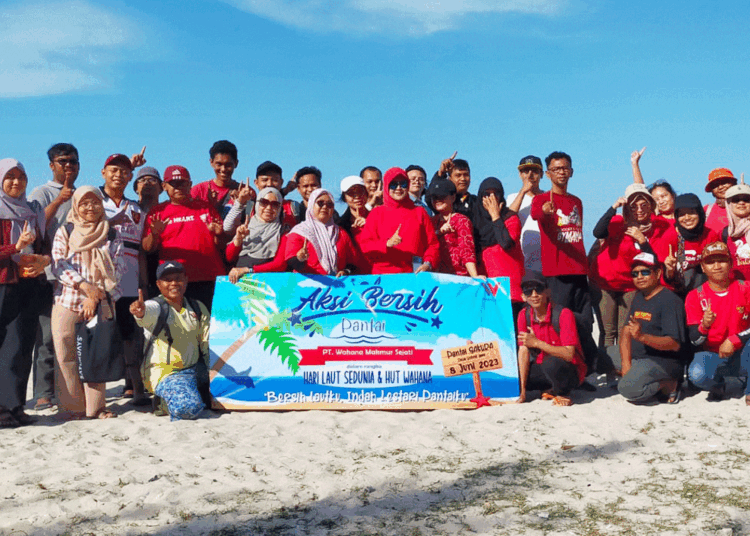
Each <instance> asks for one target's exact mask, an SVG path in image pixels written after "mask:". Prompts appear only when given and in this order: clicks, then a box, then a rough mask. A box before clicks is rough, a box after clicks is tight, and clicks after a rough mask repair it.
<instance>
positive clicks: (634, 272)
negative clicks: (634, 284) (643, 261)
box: [630, 268, 654, 278]
mask: <svg viewBox="0 0 750 536" xmlns="http://www.w3.org/2000/svg"><path fill="white" fill-rule="evenodd" d="M653 272H654V271H653V270H651V269H650V268H644V269H643V270H632V271H631V272H630V277H633V278H636V277H648V276H650V275H651V274H652V273H653Z"/></svg>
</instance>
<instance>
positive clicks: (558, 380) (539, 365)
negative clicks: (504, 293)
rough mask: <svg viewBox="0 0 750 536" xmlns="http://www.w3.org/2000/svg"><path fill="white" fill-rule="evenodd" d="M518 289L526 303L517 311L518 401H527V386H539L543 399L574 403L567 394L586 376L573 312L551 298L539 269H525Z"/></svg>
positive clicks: (565, 403)
mask: <svg viewBox="0 0 750 536" xmlns="http://www.w3.org/2000/svg"><path fill="white" fill-rule="evenodd" d="M521 292H522V293H523V297H524V300H525V301H526V304H527V306H526V307H525V308H524V309H523V310H522V311H521V312H520V313H519V314H518V379H519V381H520V383H521V395H520V396H519V397H518V402H519V403H522V402H525V401H526V390H527V389H529V390H537V389H538V390H541V391H543V392H542V399H544V400H552V404H553V405H555V406H570V405H572V404H573V402H572V401H571V400H570V397H569V396H568V393H570V391H572V390H573V389H575V388H576V387H578V386H579V385H580V384H581V383H582V382H583V378H584V377H585V375H586V364H585V363H584V362H583V352H582V350H581V344H580V343H579V340H578V333H577V331H576V329H575V319H574V318H573V313H572V311H571V310H570V309H566V308H561V307H560V306H558V305H555V304H553V303H552V302H551V301H550V289H549V288H548V287H547V281H546V279H545V278H544V276H543V275H542V274H541V273H539V272H536V271H534V270H527V271H526V274H525V275H524V277H523V280H522V282H521ZM527 317H528V319H527ZM555 320H557V321H555ZM555 324H558V325H555Z"/></svg>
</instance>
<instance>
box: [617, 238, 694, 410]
mask: <svg viewBox="0 0 750 536" xmlns="http://www.w3.org/2000/svg"><path fill="white" fill-rule="evenodd" d="M630 275H631V276H632V278H633V285H635V288H636V291H637V292H636V294H635V297H634V298H633V304H632V306H631V307H630V316H629V319H628V323H627V324H626V325H625V326H624V327H623V328H622V332H621V334H620V341H619V343H620V361H621V370H622V379H621V380H620V382H619V384H618V386H617V388H618V390H619V391H620V394H621V395H622V396H624V397H625V398H626V399H627V400H628V401H629V402H633V403H642V402H647V401H649V400H651V399H652V398H654V397H659V395H662V396H663V397H664V400H665V401H666V402H668V403H669V404H676V403H677V402H679V401H680V384H681V381H682V369H683V363H682V360H681V358H682V352H681V349H682V347H683V344H684V343H685V341H686V340H687V334H686V329H685V325H686V324H685V310H684V307H683V306H682V300H680V298H679V297H678V296H677V295H676V294H675V293H674V292H672V291H671V290H669V289H668V288H665V287H663V286H662V285H661V275H662V268H661V264H660V263H659V261H658V260H657V258H656V256H654V255H653V254H652V253H639V254H638V255H636V256H635V257H634V258H633V262H632V263H631V272H630Z"/></svg>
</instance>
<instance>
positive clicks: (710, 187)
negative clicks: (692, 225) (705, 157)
mask: <svg viewBox="0 0 750 536" xmlns="http://www.w3.org/2000/svg"><path fill="white" fill-rule="evenodd" d="M735 184H737V179H736V178H735V176H734V175H732V172H731V171H730V170H728V169H727V168H716V169H714V170H712V171H711V173H709V174H708V184H706V191H707V192H711V195H713V196H714V199H716V201H715V202H714V203H713V204H711V205H706V206H705V207H703V208H704V210H705V211H706V226H708V228H709V229H713V230H714V231H716V232H717V233H719V234H721V232H722V231H723V230H724V228H725V227H726V226H727V225H729V215H728V214H727V203H726V193H727V190H728V189H729V188H731V187H732V186H734V185H735Z"/></svg>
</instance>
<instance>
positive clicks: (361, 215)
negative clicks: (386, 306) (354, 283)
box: [336, 175, 372, 274]
mask: <svg viewBox="0 0 750 536" xmlns="http://www.w3.org/2000/svg"><path fill="white" fill-rule="evenodd" d="M341 200H342V201H343V202H344V203H346V210H345V211H344V213H343V214H342V215H341V217H340V218H339V219H338V220H337V221H336V223H337V224H338V226H339V227H341V229H343V230H344V231H346V232H347V233H349V237H350V238H351V239H352V244H353V245H354V249H355V250H356V252H357V272H358V273H360V274H369V273H370V271H371V269H372V267H371V266H370V263H369V262H368V260H367V258H366V257H365V255H364V254H363V253H362V247H361V245H360V243H359V241H360V240H361V237H362V231H363V230H364V228H365V222H366V221H367V216H368V215H369V214H370V211H369V210H368V209H367V206H366V205H367V187H366V186H365V181H364V180H362V177H360V176H359V175H351V176H349V177H345V178H343V179H342V180H341Z"/></svg>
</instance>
